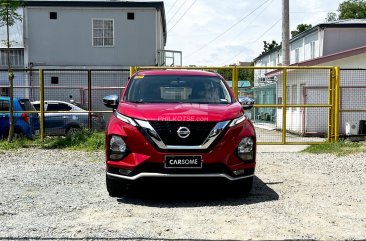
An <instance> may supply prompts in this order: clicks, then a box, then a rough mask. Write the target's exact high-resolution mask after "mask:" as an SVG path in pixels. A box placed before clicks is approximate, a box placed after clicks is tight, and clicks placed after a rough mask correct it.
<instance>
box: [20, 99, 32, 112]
mask: <svg viewBox="0 0 366 241" xmlns="http://www.w3.org/2000/svg"><path fill="white" fill-rule="evenodd" d="M19 104H20V105H21V106H22V109H23V110H25V111H35V110H36V109H35V108H34V106H33V105H32V103H30V101H29V100H28V99H21V100H19Z"/></svg>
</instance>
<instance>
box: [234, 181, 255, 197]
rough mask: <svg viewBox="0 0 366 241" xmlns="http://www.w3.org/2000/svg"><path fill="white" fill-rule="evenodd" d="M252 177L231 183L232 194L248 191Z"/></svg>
mask: <svg viewBox="0 0 366 241" xmlns="http://www.w3.org/2000/svg"><path fill="white" fill-rule="evenodd" d="M253 179H254V178H253V177H248V178H244V179H241V180H237V181H234V183H232V184H233V185H232V192H233V193H234V194H239V195H245V194H248V193H250V191H251V190H252V188H253Z"/></svg>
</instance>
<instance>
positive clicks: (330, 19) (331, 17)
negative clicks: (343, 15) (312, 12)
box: [325, 12, 338, 22]
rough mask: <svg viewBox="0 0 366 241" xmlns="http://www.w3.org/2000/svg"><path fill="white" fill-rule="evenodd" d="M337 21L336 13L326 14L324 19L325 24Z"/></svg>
mask: <svg viewBox="0 0 366 241" xmlns="http://www.w3.org/2000/svg"><path fill="white" fill-rule="evenodd" d="M337 20H338V16H337V13H335V12H330V13H328V14H327V17H326V18H325V22H333V21H337Z"/></svg>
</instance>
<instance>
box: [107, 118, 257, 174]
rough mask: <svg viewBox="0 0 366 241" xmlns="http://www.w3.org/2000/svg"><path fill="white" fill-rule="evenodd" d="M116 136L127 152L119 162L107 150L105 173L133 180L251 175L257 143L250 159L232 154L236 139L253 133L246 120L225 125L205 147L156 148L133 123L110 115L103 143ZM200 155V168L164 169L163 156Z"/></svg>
mask: <svg viewBox="0 0 366 241" xmlns="http://www.w3.org/2000/svg"><path fill="white" fill-rule="evenodd" d="M110 135H118V136H121V137H122V138H123V140H124V141H125V143H126V145H127V147H128V149H129V153H128V154H127V156H125V157H124V158H123V159H122V160H120V161H113V160H110V159H109V157H108V151H107V156H106V157H107V162H106V165H107V176H108V177H109V178H113V179H125V180H129V181H135V180H138V179H141V178H164V177H173V178H176V177H178V178H179V177H182V178H221V179H227V180H230V181H235V180H240V179H245V178H249V177H252V176H254V170H255V165H256V162H255V159H256V151H255V149H256V146H255V145H254V155H253V160H251V161H246V162H244V161H242V160H240V159H239V158H238V157H237V155H236V154H235V151H236V148H237V146H238V144H239V142H240V141H241V140H242V139H243V138H244V137H252V138H253V140H254V143H255V132H254V128H253V126H252V124H251V123H250V122H249V121H245V122H243V123H241V124H240V125H237V126H234V127H231V128H226V130H225V131H224V132H223V133H222V136H220V138H218V139H217V140H216V141H215V142H214V143H212V144H211V146H210V147H209V148H207V149H201V150H200V149H194V148H193V149H190V150H174V149H169V150H166V149H159V147H156V146H155V145H154V143H151V142H150V141H149V140H148V139H147V138H146V136H145V135H144V134H143V133H142V132H141V131H139V130H138V128H136V127H135V126H131V125H128V124H125V123H123V122H121V121H119V120H117V119H116V118H114V117H112V119H111V121H110V123H109V127H108V131H107V135H106V143H107V146H108V145H109V136H110ZM179 155H184V156H197V155H199V156H201V157H202V168H197V169H196V168H179V169H176V168H173V169H170V168H165V166H164V163H165V157H166V156H179Z"/></svg>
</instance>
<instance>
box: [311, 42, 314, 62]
mask: <svg viewBox="0 0 366 241" xmlns="http://www.w3.org/2000/svg"><path fill="white" fill-rule="evenodd" d="M314 58H315V41H312V42H311V43H310V59H314Z"/></svg>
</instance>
